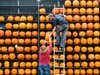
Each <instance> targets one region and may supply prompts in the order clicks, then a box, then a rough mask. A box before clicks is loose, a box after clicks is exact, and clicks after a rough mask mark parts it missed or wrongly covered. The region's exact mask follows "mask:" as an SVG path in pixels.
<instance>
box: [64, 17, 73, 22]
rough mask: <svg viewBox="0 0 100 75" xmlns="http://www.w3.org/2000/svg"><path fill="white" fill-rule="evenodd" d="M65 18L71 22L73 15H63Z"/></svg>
mask: <svg viewBox="0 0 100 75" xmlns="http://www.w3.org/2000/svg"><path fill="white" fill-rule="evenodd" d="M65 19H66V20H68V21H69V22H71V21H72V20H73V17H72V16H71V15H67V16H66V17H65Z"/></svg>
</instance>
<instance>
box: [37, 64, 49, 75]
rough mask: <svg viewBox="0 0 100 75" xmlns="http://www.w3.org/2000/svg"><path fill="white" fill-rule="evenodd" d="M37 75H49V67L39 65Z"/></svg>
mask: <svg viewBox="0 0 100 75" xmlns="http://www.w3.org/2000/svg"><path fill="white" fill-rule="evenodd" d="M39 72H40V73H39V75H50V65H49V64H47V65H39Z"/></svg>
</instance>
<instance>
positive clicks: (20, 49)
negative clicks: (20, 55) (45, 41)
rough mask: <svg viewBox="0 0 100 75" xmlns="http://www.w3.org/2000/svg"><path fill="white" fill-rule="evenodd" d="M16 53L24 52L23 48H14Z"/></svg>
mask: <svg viewBox="0 0 100 75" xmlns="http://www.w3.org/2000/svg"><path fill="white" fill-rule="evenodd" d="M16 50H17V52H23V51H24V48H23V47H22V46H18V47H17V48H16Z"/></svg>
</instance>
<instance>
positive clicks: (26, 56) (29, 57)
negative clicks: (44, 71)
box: [25, 54, 31, 67]
mask: <svg viewBox="0 0 100 75" xmlns="http://www.w3.org/2000/svg"><path fill="white" fill-rule="evenodd" d="M25 59H26V60H31V55H30V54H26V55H25ZM26 67H31V65H28V64H27V63H26Z"/></svg>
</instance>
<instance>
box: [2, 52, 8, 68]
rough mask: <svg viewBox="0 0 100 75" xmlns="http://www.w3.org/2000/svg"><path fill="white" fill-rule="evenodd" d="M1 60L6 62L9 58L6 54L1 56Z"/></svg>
mask: <svg viewBox="0 0 100 75" xmlns="http://www.w3.org/2000/svg"><path fill="white" fill-rule="evenodd" d="M2 58H3V60H8V59H9V56H8V54H3V56H2ZM5 67H6V66H5Z"/></svg>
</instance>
